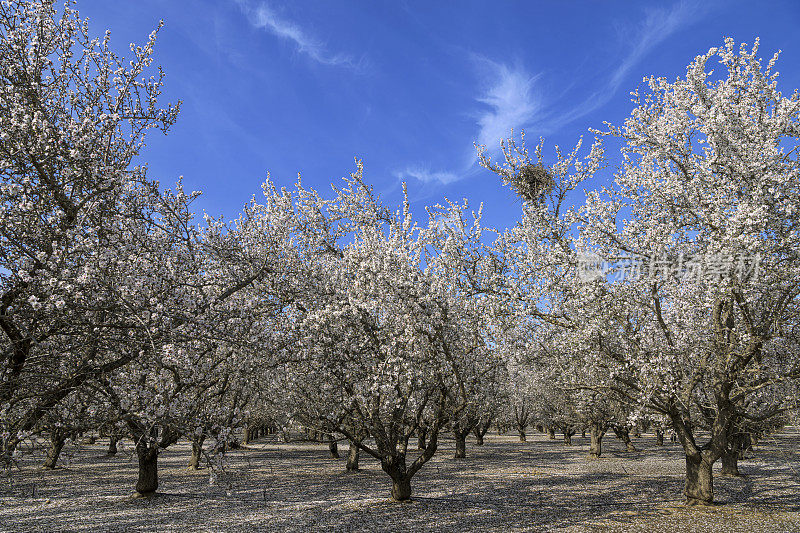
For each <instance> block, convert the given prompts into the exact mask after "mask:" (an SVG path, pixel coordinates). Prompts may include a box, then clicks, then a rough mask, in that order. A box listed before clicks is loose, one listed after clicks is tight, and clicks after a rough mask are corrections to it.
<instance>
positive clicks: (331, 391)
mask: <svg viewBox="0 0 800 533" xmlns="http://www.w3.org/2000/svg"><path fill="white" fill-rule="evenodd" d="M298 209H299V211H300V213H301V214H300V216H299V218H300V219H301V220H302V221H303V222H302V223H301V224H300V227H302V228H303V229H302V231H303V232H304V236H303V243H304V244H302V246H303V247H304V248H305V249H307V250H308V252H309V254H313V256H314V258H315V261H317V262H318V264H319V266H320V268H321V269H323V270H324V272H325V273H326V274H327V276H325V277H320V278H319V281H320V286H319V287H318V289H317V290H316V291H314V297H313V299H309V301H308V302H303V305H304V306H305V307H306V308H307V309H308V313H307V314H305V315H304V316H303V317H302V323H301V327H300V328H299V329H300V331H301V332H302V333H303V335H302V338H301V340H300V342H299V345H298V347H297V350H298V353H299V355H300V357H299V358H296V359H295V360H293V361H290V363H289V364H288V366H289V367H290V372H289V375H293V376H296V378H295V380H294V381H293V382H292V383H291V386H290V387H289V390H288V391H287V394H290V395H292V397H293V398H294V404H295V406H296V407H295V411H294V412H295V416H296V418H297V419H298V420H299V421H301V422H302V423H303V425H305V426H307V427H313V428H317V429H319V430H320V431H322V432H325V433H340V434H343V435H345V436H346V437H347V438H348V439H349V440H350V441H351V442H352V443H354V444H355V445H357V446H358V447H359V448H360V449H361V450H362V451H363V452H365V453H367V454H369V455H371V456H373V457H375V458H376V459H377V460H379V461H380V463H381V468H382V469H383V470H384V471H385V472H386V473H387V474H388V475H389V476H390V477H391V479H392V497H393V498H394V499H395V500H407V499H409V498H410V496H411V479H412V478H413V476H414V475H415V474H416V473H417V472H418V471H419V469H420V468H422V466H423V465H424V464H425V463H426V462H427V461H428V460H429V459H430V458H431V457H432V456H433V455H434V453H435V452H436V449H437V446H438V435H439V431H440V429H441V427H442V425H443V424H444V423H445V422H446V420H447V419H448V417H449V416H450V415H451V413H452V411H451V409H450V406H451V405H452V404H453V403H455V402H456V398H455V397H454V396H453V392H452V391H453V388H454V386H455V381H456V378H455V376H454V368H459V365H458V363H457V362H456V361H455V360H456V359H457V358H460V357H462V354H463V353H464V351H463V350H462V349H461V345H459V344H458V343H459V342H461V339H463V338H467V336H466V335H465V334H464V332H462V331H460V330H459V325H458V323H457V322H455V321H454V320H453V319H452V318H451V317H453V316H455V315H456V313H453V314H451V309H450V307H449V306H448V302H447V300H446V299H444V298H442V297H440V296H439V295H438V294H437V293H436V291H435V290H434V288H433V287H432V281H431V279H430V276H429V275H426V273H425V272H424V271H423V270H422V266H421V263H420V259H421V256H422V255H421V254H422V251H423V247H424V245H425V242H424V241H423V240H422V239H420V236H419V231H418V230H417V228H416V227H415V225H414V224H413V223H412V219H411V212H410V210H409V208H408V202H405V203H404V207H403V208H402V209H401V210H400V211H398V212H397V213H391V212H390V211H388V210H387V209H386V208H384V207H383V206H382V205H381V204H380V202H379V200H378V199H377V198H376V197H375V196H374V195H373V193H372V190H371V188H369V187H367V186H366V185H365V184H364V183H363V179H362V168H361V165H360V164H359V166H358V170H357V172H356V173H354V174H352V175H351V177H350V178H349V179H347V180H346V185H345V187H344V188H342V189H340V190H337V196H336V198H334V199H333V200H330V201H323V200H322V199H321V198H320V197H319V196H318V195H316V193H314V192H313V191H308V190H302V191H301V194H300V201H299V202H298ZM470 338H471V337H470ZM423 424H424V426H425V427H426V428H427V436H428V439H429V440H428V443H427V446H426V447H425V449H424V450H421V451H419V452H418V455H417V456H416V457H415V458H414V459H413V460H412V461H410V464H409V461H408V460H407V456H408V455H409V454H410V453H411V452H409V450H408V440H409V439H410V438H411V437H412V436H413V435H414V434H415V432H416V431H417V429H418V428H419V427H420V426H421V425H423ZM367 435H369V436H370V439H365V436H367Z"/></svg>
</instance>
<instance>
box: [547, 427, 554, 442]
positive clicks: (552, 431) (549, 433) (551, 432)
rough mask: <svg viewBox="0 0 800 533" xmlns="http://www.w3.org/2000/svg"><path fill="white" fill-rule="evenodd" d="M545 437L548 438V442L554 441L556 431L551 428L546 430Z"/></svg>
mask: <svg viewBox="0 0 800 533" xmlns="http://www.w3.org/2000/svg"><path fill="white" fill-rule="evenodd" d="M547 436H548V437H549V438H550V440H555V439H556V430H555V429H553V428H551V427H549V428H547Z"/></svg>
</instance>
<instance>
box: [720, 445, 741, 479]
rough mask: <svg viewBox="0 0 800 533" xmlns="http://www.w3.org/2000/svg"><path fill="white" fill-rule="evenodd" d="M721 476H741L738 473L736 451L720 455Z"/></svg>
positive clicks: (737, 455)
mask: <svg viewBox="0 0 800 533" xmlns="http://www.w3.org/2000/svg"><path fill="white" fill-rule="evenodd" d="M722 475H723V476H741V474H740V473H739V452H738V450H729V451H727V452H725V453H724V454H723V455H722Z"/></svg>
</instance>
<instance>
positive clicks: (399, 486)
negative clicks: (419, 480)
mask: <svg viewBox="0 0 800 533" xmlns="http://www.w3.org/2000/svg"><path fill="white" fill-rule="evenodd" d="M381 468H382V469H383V471H384V472H386V473H387V474H389V477H391V478H392V499H393V500H396V501H407V500H409V499H411V476H410V475H409V473H408V471H407V470H406V458H405V454H398V455H395V456H392V457H388V458H385V459H383V460H382V461H381Z"/></svg>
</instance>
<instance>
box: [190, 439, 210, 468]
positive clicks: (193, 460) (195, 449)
mask: <svg viewBox="0 0 800 533" xmlns="http://www.w3.org/2000/svg"><path fill="white" fill-rule="evenodd" d="M204 440H206V437H205V435H200V436H199V437H196V438H194V439H192V456H191V457H190V458H189V468H190V469H191V470H197V469H198V468H200V458H201V457H202V456H203V441H204Z"/></svg>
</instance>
